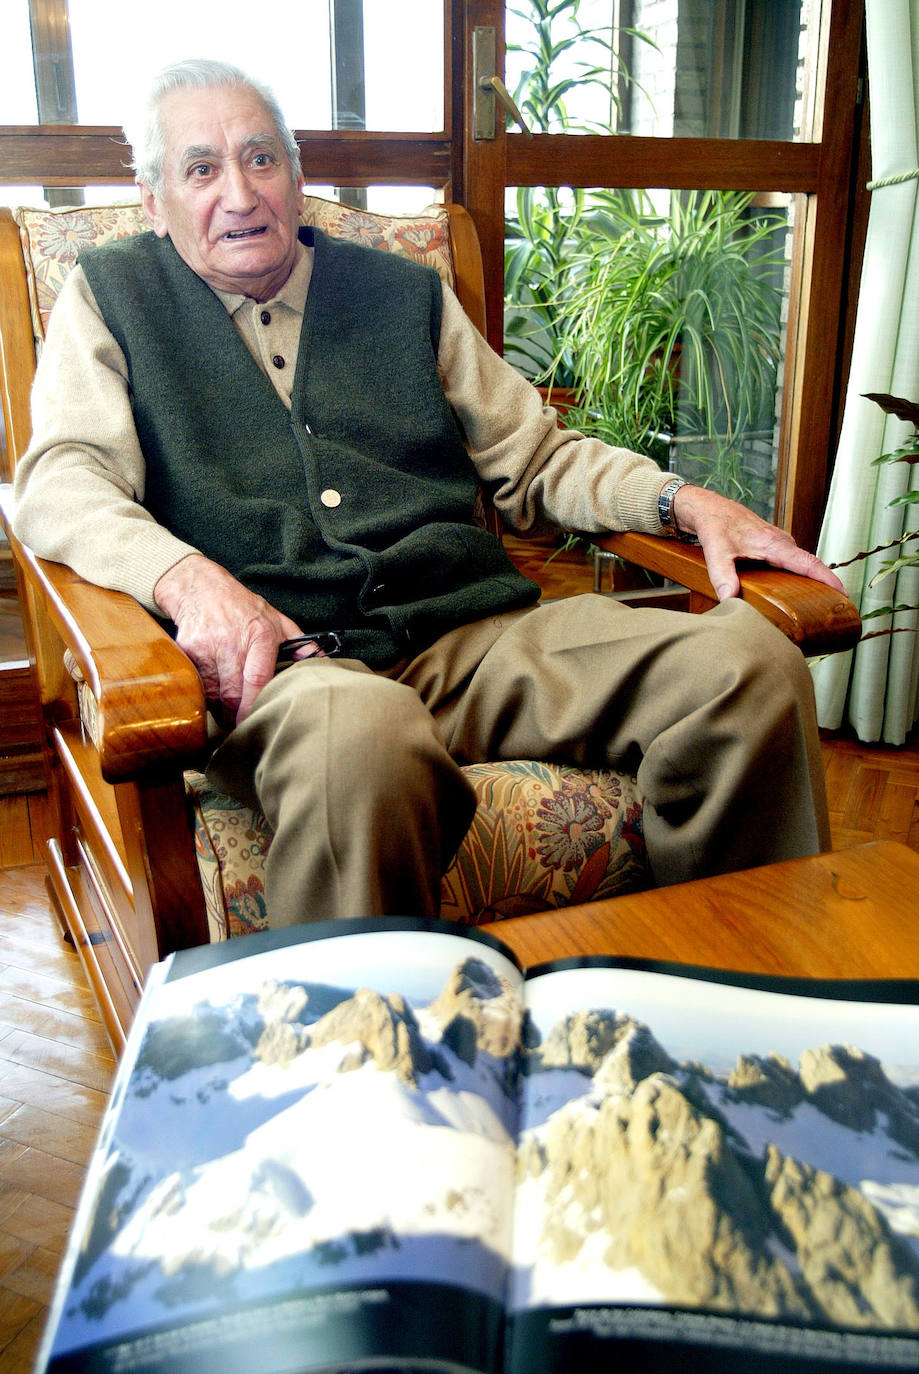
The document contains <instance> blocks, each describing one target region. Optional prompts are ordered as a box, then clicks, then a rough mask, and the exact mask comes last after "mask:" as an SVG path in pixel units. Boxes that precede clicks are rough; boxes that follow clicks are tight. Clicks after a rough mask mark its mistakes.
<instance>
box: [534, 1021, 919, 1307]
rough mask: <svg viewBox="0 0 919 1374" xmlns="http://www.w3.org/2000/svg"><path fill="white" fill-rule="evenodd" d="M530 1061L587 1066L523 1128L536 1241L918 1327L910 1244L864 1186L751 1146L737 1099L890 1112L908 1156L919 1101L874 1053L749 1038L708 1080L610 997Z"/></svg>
mask: <svg viewBox="0 0 919 1374" xmlns="http://www.w3.org/2000/svg"><path fill="white" fill-rule="evenodd" d="M536 1055H537V1056H538V1062H539V1066H540V1068H541V1069H543V1070H545V1069H550V1068H558V1069H562V1068H568V1069H570V1068H577V1069H579V1070H580V1071H581V1072H583V1073H585V1074H590V1076H591V1078H592V1087H591V1090H590V1092H589V1093H588V1095H587V1096H585V1097H581V1098H578V1099H576V1100H574V1101H571V1102H568V1103H567V1105H565V1106H563V1107H561V1108H560V1109H559V1110H557V1111H556V1112H555V1113H554V1114H553V1115H552V1116H551V1117H550V1118H549V1120H548V1121H547V1122H546V1124H545V1125H544V1126H543V1127H541V1128H540V1129H539V1130H534V1131H533V1132H531V1133H530V1134H529V1135H528V1136H527V1138H526V1139H525V1140H524V1142H523V1144H522V1146H521V1149H520V1152H519V1158H518V1169H519V1176H520V1177H521V1179H530V1180H539V1182H540V1184H541V1188H542V1195H543V1197H544V1199H545V1202H546V1215H545V1221H544V1224H543V1229H542V1246H543V1249H544V1252H545V1253H547V1254H548V1255H550V1256H551V1258H552V1260H553V1261H554V1262H555V1263H564V1262H565V1261H569V1260H572V1259H574V1258H575V1257H576V1256H577V1255H578V1254H579V1252H580V1251H581V1248H582V1246H584V1245H585V1243H586V1242H588V1241H590V1243H591V1245H592V1247H593V1249H594V1253H596V1245H597V1241H598V1240H599V1241H600V1242H601V1243H602V1242H604V1241H605V1256H604V1257H605V1260H606V1263H607V1264H608V1265H609V1267H610V1268H611V1269H629V1268H633V1267H634V1268H637V1269H638V1270H640V1271H641V1274H642V1275H643V1277H644V1278H645V1280H647V1281H648V1282H649V1283H650V1284H652V1285H653V1286H654V1288H655V1289H657V1290H658V1291H659V1292H660V1293H661V1294H662V1295H663V1298H664V1301H667V1302H672V1303H675V1304H686V1305H691V1306H701V1307H707V1308H714V1309H719V1310H732V1311H741V1312H755V1313H758V1314H759V1315H762V1316H772V1317H785V1318H797V1319H803V1320H807V1319H812V1320H828V1321H830V1322H834V1323H839V1324H843V1325H849V1326H855V1327H897V1326H903V1327H908V1328H913V1329H916V1328H917V1327H919V1259H917V1255H916V1252H915V1250H914V1249H913V1248H912V1247H911V1246H910V1245H909V1243H908V1242H907V1241H906V1240H904V1239H903V1238H901V1237H900V1236H898V1235H896V1234H895V1233H894V1231H893V1230H892V1229H891V1227H890V1225H889V1224H888V1222H887V1221H886V1220H885V1218H884V1216H883V1215H882V1214H881V1212H880V1211H878V1210H877V1209H876V1208H875V1207H874V1206H872V1204H871V1202H870V1201H868V1199H867V1198H866V1197H865V1196H864V1195H863V1194H862V1193H861V1192H860V1191H858V1189H857V1188H855V1187H851V1186H847V1185H846V1184H845V1183H843V1182H841V1181H840V1180H839V1179H837V1178H835V1177H834V1176H833V1175H831V1174H829V1173H826V1172H822V1171H820V1170H818V1169H814V1168H812V1167H810V1166H809V1165H807V1164H805V1163H802V1162H800V1161H798V1160H796V1159H794V1158H791V1157H789V1156H788V1155H786V1154H783V1152H782V1151H781V1150H780V1149H778V1148H777V1147H776V1146H775V1145H769V1146H768V1147H767V1148H766V1149H765V1151H764V1152H761V1153H760V1154H759V1155H757V1154H756V1153H755V1152H754V1151H753V1150H752V1149H751V1148H750V1147H749V1145H748V1144H747V1142H746V1141H745V1140H744V1139H743V1137H742V1135H741V1134H739V1133H738V1130H737V1129H736V1128H735V1127H731V1126H730V1125H729V1123H728V1119H727V1116H726V1112H727V1111H728V1109H729V1107H730V1105H731V1104H737V1103H746V1104H748V1105H753V1106H756V1107H759V1108H765V1109H766V1110H767V1111H768V1113H769V1117H770V1119H771V1120H773V1121H781V1120H786V1121H787V1120H788V1119H789V1118H790V1117H791V1116H792V1115H793V1114H794V1112H795V1111H796V1109H798V1108H800V1107H801V1106H802V1105H808V1106H809V1107H810V1108H816V1109H817V1110H818V1111H820V1112H823V1113H824V1114H825V1116H826V1117H827V1118H828V1124H829V1120H832V1121H834V1122H837V1123H842V1124H844V1125H845V1126H846V1127H847V1128H849V1129H851V1130H853V1131H865V1130H872V1129H874V1128H875V1127H878V1126H879V1124H880V1123H881V1122H882V1121H884V1122H886V1123H887V1129H888V1133H889V1136H890V1139H891V1140H892V1141H894V1142H895V1143H896V1145H897V1147H898V1148H899V1149H904V1150H909V1151H910V1152H911V1153H912V1155H913V1156H915V1157H916V1158H919V1135H917V1132H919V1111H917V1110H916V1104H915V1103H914V1102H913V1101H912V1099H911V1097H910V1095H908V1094H906V1093H904V1092H902V1091H901V1090H900V1089H898V1088H897V1087H896V1086H895V1085H893V1084H892V1083H890V1082H889V1080H888V1079H887V1078H886V1076H885V1075H884V1073H883V1070H882V1068H881V1066H880V1065H879V1064H878V1063H877V1061H874V1060H871V1059H870V1057H869V1056H866V1055H863V1054H861V1052H860V1051H858V1050H854V1049H852V1048H851V1047H840V1046H827V1047H824V1048H823V1049H822V1050H819V1051H815V1052H813V1053H810V1054H808V1055H805V1056H804V1057H803V1058H802V1062H801V1066H800V1070H795V1069H794V1068H793V1067H792V1066H791V1065H790V1064H789V1063H788V1062H787V1061H785V1060H783V1059H781V1058H779V1057H778V1056H770V1057H767V1058H765V1059H763V1058H759V1057H756V1056H744V1057H742V1058H741V1059H740V1060H738V1062H737V1065H736V1066H735V1068H734V1070H733V1072H732V1073H731V1074H730V1075H729V1077H727V1079H726V1080H724V1081H722V1082H720V1083H719V1081H718V1079H717V1076H716V1075H714V1074H712V1073H711V1072H710V1071H709V1070H706V1069H704V1067H703V1066H700V1065H684V1066H680V1065H677V1064H676V1063H674V1062H673V1061H672V1060H671V1058H670V1057H669V1056H668V1055H667V1053H666V1051H665V1050H664V1049H663V1048H662V1047H661V1046H660V1045H659V1044H658V1043H657V1042H656V1041H655V1039H654V1036H653V1035H652V1034H651V1032H650V1030H649V1029H648V1027H647V1026H644V1025H642V1024H641V1023H638V1022H635V1021H633V1020H632V1019H631V1018H629V1017H628V1016H623V1015H621V1014H618V1015H617V1014H616V1013H615V1012H609V1011H604V1012H591V1013H585V1014H583V1015H580V1016H577V1017H569V1018H567V1019H566V1020H564V1021H563V1022H561V1023H559V1024H558V1025H557V1026H556V1027H555V1028H554V1029H553V1031H552V1032H551V1034H550V1035H548V1036H547V1037H546V1040H545V1043H544V1045H543V1046H542V1048H541V1049H540V1050H538V1051H536Z"/></svg>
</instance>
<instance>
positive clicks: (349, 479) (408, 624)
mask: <svg viewBox="0 0 919 1374" xmlns="http://www.w3.org/2000/svg"><path fill="white" fill-rule="evenodd" d="M301 237H303V238H304V239H305V241H306V242H308V243H309V242H312V243H313V244H314V247H315V261H314V267H313V275H312V279H311V282H310V289H309V293H308V298H307V306H306V312H305V315H304V320H303V329H302V333H301V337H300V348H299V354H298V357H297V361H296V372H295V375H294V386H293V393H292V408H291V412H290V413H288V411H287V408H286V407H285V406H284V404H283V402H282V401H281V400H280V399H279V398H278V396H277V394H276V393H275V390H274V388H273V386H272V385H271V382H270V381H269V380H268V378H267V377H266V376H265V375H264V373H263V372H262V370H261V368H260V367H259V366H258V364H257V363H256V362H255V361H254V359H253V358H252V356H251V355H250V353H249V351H248V349H247V348H246V346H245V344H244V343H243V341H242V339H241V338H240V337H239V335H238V333H237V332H236V329H235V328H234V326H233V323H232V321H231V320H230V318H229V316H228V315H227V312H226V310H225V309H224V307H223V305H222V304H221V303H220V301H219V300H218V298H217V297H216V296H215V295H214V293H213V292H212V291H211V290H210V288H209V287H208V286H207V285H206V284H205V283H204V282H203V281H202V280H201V278H200V277H198V276H197V275H196V274H195V273H194V272H193V271H191V269H190V268H189V267H187V266H186V264H185V263H184V262H183V261H182V259H181V258H180V257H179V256H178V254H177V253H176V252H175V249H174V248H173V247H172V244H171V242H170V241H169V239H159V238H157V237H156V236H155V235H154V234H152V233H145V234H140V235H137V236H135V237H132V238H128V239H123V240H121V241H120V242H118V243H114V244H109V245H107V246H105V247H103V248H98V249H92V250H89V251H87V252H86V253H85V254H83V255H81V258H80V262H81V265H82V267H83V269H84V271H85V273H86V277H87V280H88V282H89V285H90V287H91V289H92V292H93V295H94V296H95V298H96V301H97V302H98V305H99V308H100V310H101V311H102V314H103V317H104V319H105V322H106V324H107V326H108V328H109V329H110V330H111V332H112V334H113V335H114V336H115V338H116V340H117V341H118V344H119V345H120V347H121V349H122V351H123V352H124V354H125V357H126V359H127V364H128V373H129V384H130V388H131V396H132V404H133V408H134V416H135V422H136V424H137V431H138V435H139V437H140V443H141V448H142V451H143V454H144V458H145V461H146V490H145V492H144V494H143V504H144V506H145V507H146V508H147V509H148V510H149V511H150V512H151V514H152V515H153V516H154V517H155V518H156V519H157V520H158V521H159V522H160V523H161V524H163V525H165V526H166V527H167V528H168V529H170V530H172V531H173V533H174V534H176V535H177V536H178V537H179V538H181V539H184V540H186V541H187V542H188V543H190V544H193V545H194V546H195V547H196V548H199V549H200V550H201V551H202V552H203V553H205V554H206V555H207V556H208V557H209V558H212V559H214V560H215V561H216V562H218V563H220V564H222V565H223V566H224V567H225V568H228V569H229V570H230V572H232V573H233V574H234V575H235V576H236V577H238V578H239V579H240V581H241V582H243V583H245V585H246V586H247V587H250V588H251V589H252V590H253V591H256V592H259V593H260V594H261V595H262V596H264V597H265V598H266V599H267V600H268V601H270V602H271V603H272V605H274V606H276V607H278V609H280V610H282V611H284V612H285V613H286V614H287V615H289V616H290V617H291V618H292V619H294V620H296V621H297V623H298V624H299V625H300V626H301V627H302V628H303V629H304V630H317V629H319V630H321V629H335V630H338V631H339V632H340V633H341V634H342V638H343V642H344V649H345V652H346V653H348V654H350V655H352V656H354V657H359V658H362V659H364V661H365V662H367V663H369V664H370V665H371V666H373V667H382V666H385V665H387V664H388V663H391V662H393V661H394V660H395V659H397V658H398V657H400V656H402V655H404V654H406V653H409V652H412V651H417V650H419V649H421V648H423V647H424V646H425V645H427V644H429V643H431V642H433V640H434V639H436V638H437V637H438V636H439V635H441V634H443V633H445V632H446V631H447V630H450V629H452V628H454V627H455V626H456V625H460V624H464V623H466V622H467V621H470V620H475V619H478V618H480V617H482V616H485V615H490V614H496V613H498V612H500V611H503V610H508V609H511V608H514V607H519V606H524V605H528V604H531V603H532V602H533V601H535V600H536V599H537V597H538V595H539V591H538V588H537V587H536V586H535V584H534V583H532V582H530V581H529V580H528V579H526V578H524V577H522V576H521V574H520V573H518V572H517V571H516V569H515V568H514V566H513V564H512V563H511V562H510V560H509V559H508V557H507V555H506V554H505V553H504V551H503V549H502V548H501V546H500V543H499V541H498V540H496V539H495V538H494V537H493V536H492V535H490V534H488V533H486V532H485V531H483V530H481V529H480V528H479V527H478V526H477V525H476V523H475V521H474V518H473V504H474V501H475V495H476V487H477V481H476V474H475V470H474V468H473V466H472V463H471V462H470V460H469V457H468V455H467V453H466V450H465V448H464V446H463V442H462V437H461V435H460V432H459V429H458V426H457V424H456V420H455V418H454V416H453V414H452V412H451V410H450V408H449V406H448V405H447V403H446V400H445V397H444V393H443V388H442V386H441V383H440V379H439V376H438V373H437V344H438V339H439V335H440V314H441V302H442V297H441V290H440V282H439V279H438V277H437V275H436V273H434V272H433V271H431V270H430V269H428V268H423V267H419V266H418V265H417V264H415V263H411V262H409V261H407V260H405V259H403V258H399V257H396V256H394V255H393V254H390V253H383V252H379V251H378V250H376V249H369V248H363V247H359V246H357V245H355V244H350V243H347V242H343V241H341V240H338V239H332V238H329V237H328V236H327V235H325V234H323V233H322V232H321V231H319V230H301ZM329 491H332V492H337V493H339V494H340V496H341V501H340V503H339V504H338V505H336V506H331V507H330V506H329V505H327V504H324V503H323V502H322V501H321V500H320V495H321V493H323V492H329Z"/></svg>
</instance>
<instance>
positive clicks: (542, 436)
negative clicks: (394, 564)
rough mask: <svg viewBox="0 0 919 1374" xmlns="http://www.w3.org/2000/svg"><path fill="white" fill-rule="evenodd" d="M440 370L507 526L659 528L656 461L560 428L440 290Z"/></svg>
mask: <svg viewBox="0 0 919 1374" xmlns="http://www.w3.org/2000/svg"><path fill="white" fill-rule="evenodd" d="M443 295H444V304H443V318H442V322H441V332H440V343H439V348H438V366H439V368H440V373H441V379H442V381H443V386H444V392H445V394H446V397H447V400H448V401H449V403H450V405H451V406H452V408H453V411H454V413H455V414H456V416H457V419H458V421H459V423H460V426H461V427H462V429H463V433H464V436H465V439H466V445H467V447H468V450H469V454H470V457H471V458H472V461H473V463H474V464H475V466H476V468H477V470H478V472H479V475H480V476H481V478H482V480H483V482H486V483H488V484H489V486H491V487H492V489H493V491H494V503H495V506H496V508H497V510H498V512H499V513H500V515H501V517H502V519H503V520H504V522H505V523H506V524H507V525H508V526H509V527H510V528H511V529H514V530H518V531H520V532H521V533H530V532H535V531H538V530H539V529H541V528H544V527H546V526H553V525H554V526H556V527H559V528H561V529H564V530H577V531H580V532H582V533H584V534H601V533H604V532H606V531H610V530H638V531H640V532H642V533H644V534H661V533H663V528H662V526H661V524H660V521H659V520H658V516H657V498H658V495H659V493H660V491H661V488H662V487H663V486H664V484H665V483H666V482H667V480H668V479H669V478H670V477H672V476H673V474H672V473H669V472H662V471H661V469H660V468H659V467H658V465H657V463H655V462H654V460H653V459H652V458H647V457H642V456H641V455H640V454H638V453H632V452H631V451H630V450H629V449H624V448H612V447H611V446H610V445H608V444H604V443H603V442H601V440H599V439H593V438H588V437H585V436H584V435H583V434H581V433H579V432H578V431H577V430H566V429H562V428H560V427H559V425H558V424H557V417H556V412H555V410H554V409H553V408H552V407H550V406H545V405H544V404H543V400H542V397H541V396H540V394H539V392H538V391H537V389H536V388H535V387H534V386H532V385H531V384H530V382H528V381H527V380H526V379H525V378H524V377H522V376H521V375H520V374H519V373H518V372H517V371H516V369H515V368H513V367H511V366H510V364H509V363H506V362H505V361H504V359H503V358H500V357H499V356H498V355H497V354H496V353H495V352H494V351H493V350H492V349H491V348H490V347H489V346H488V344H487V343H486V342H485V340H484V339H483V338H482V336H481V334H480V333H479V332H478V330H477V329H476V328H475V326H474V325H473V324H472V323H471V321H470V320H469V318H468V317H467V315H466V313H465V311H464V310H463V308H462V306H461V305H460V303H459V301H458V300H457V298H456V296H455V295H454V294H453V292H452V291H451V290H450V289H449V288H448V287H444V293H443Z"/></svg>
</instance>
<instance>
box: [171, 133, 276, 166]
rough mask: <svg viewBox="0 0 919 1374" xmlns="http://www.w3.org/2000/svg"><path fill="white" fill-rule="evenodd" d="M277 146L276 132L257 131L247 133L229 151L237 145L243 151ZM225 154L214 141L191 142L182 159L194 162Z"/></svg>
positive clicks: (182, 154)
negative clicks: (202, 158) (198, 159)
mask: <svg viewBox="0 0 919 1374" xmlns="http://www.w3.org/2000/svg"><path fill="white" fill-rule="evenodd" d="M277 146H278V140H277V138H276V137H275V135H274V134H271V133H262V132H257V133H253V134H246V136H245V137H244V138H242V139H240V140H239V143H238V144H234V145H233V146H232V147H231V148H230V149H229V152H230V153H231V154H232V152H233V151H234V148H235V147H239V149H240V150H241V151H242V152H245V151H247V149H249V148H277ZM224 156H226V153H225V151H223V150H221V149H219V148H217V147H216V146H215V145H214V144H213V143H190V144H189V145H188V147H186V148H185V149H183V151H182V153H181V161H182V162H194V161H195V160H196V159H197V158H201V157H224Z"/></svg>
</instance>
